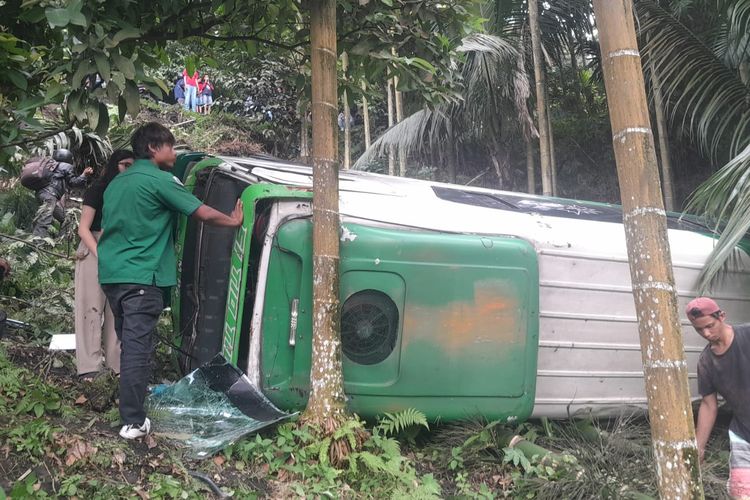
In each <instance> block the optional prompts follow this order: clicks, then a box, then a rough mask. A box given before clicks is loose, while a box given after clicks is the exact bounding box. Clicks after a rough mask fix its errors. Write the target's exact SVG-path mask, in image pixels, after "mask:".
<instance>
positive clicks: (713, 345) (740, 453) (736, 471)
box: [685, 297, 750, 498]
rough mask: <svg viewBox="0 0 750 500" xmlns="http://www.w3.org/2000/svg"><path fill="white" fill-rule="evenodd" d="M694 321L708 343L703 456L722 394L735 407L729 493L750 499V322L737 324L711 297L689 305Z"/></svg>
mask: <svg viewBox="0 0 750 500" xmlns="http://www.w3.org/2000/svg"><path fill="white" fill-rule="evenodd" d="M685 313H686V314H687V317H688V319H689V320H690V323H692V325H693V328H695V331H697V332H698V333H699V334H700V336H701V337H703V338H704V339H706V340H708V345H707V346H706V348H705V349H703V352H702V353H701V355H700V358H699V359H698V392H700V394H701V396H702V398H703V399H702V400H701V404H700V408H699V410H698V425H697V426H696V429H695V434H696V438H697V440H698V453H699V455H700V459H701V460H703V454H704V452H705V450H706V443H707V442H708V437H709V435H710V434H711V429H713V426H714V422H716V415H717V413H718V400H717V394H721V397H722V398H724V400H725V401H726V402H727V404H728V405H729V406H730V407H731V408H732V412H733V416H732V422H731V423H730V424H729V442H730V446H731V454H730V458H729V467H730V473H729V483H728V485H727V487H728V490H729V494H730V495H731V496H732V497H733V498H750V324H748V325H739V326H732V325H730V324H728V323H726V313H725V312H724V311H722V310H721V308H720V307H719V305H718V304H717V303H716V302H714V301H713V300H712V299H709V298H708V297H698V298H697V299H693V300H691V301H690V302H689V303H688V305H687V307H686V308H685Z"/></svg>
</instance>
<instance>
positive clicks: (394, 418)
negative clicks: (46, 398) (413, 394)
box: [372, 408, 430, 443]
mask: <svg viewBox="0 0 750 500" xmlns="http://www.w3.org/2000/svg"><path fill="white" fill-rule="evenodd" d="M422 429H427V430H429V429H430V426H429V424H428V423H427V417H426V416H425V414H424V413H422V412H421V411H419V410H416V409H414V408H407V409H406V410H403V411H400V412H398V413H395V414H394V413H384V414H383V416H382V417H381V418H380V419H379V421H378V425H376V426H375V427H374V428H373V430H372V431H373V433H374V434H380V433H382V434H383V435H384V436H400V437H401V438H402V439H405V440H406V441H408V442H409V443H414V440H415V438H416V436H417V434H418V433H419V431H420V430H422Z"/></svg>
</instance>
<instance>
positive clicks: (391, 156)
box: [386, 78, 396, 175]
mask: <svg viewBox="0 0 750 500" xmlns="http://www.w3.org/2000/svg"><path fill="white" fill-rule="evenodd" d="M386 87H387V94H388V128H391V127H392V126H393V125H395V123H396V120H395V119H396V111H395V110H394V109H393V78H389V79H388V83H387V86H386ZM388 175H396V147H395V146H393V145H392V144H391V145H390V146H388Z"/></svg>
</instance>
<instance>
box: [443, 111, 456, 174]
mask: <svg viewBox="0 0 750 500" xmlns="http://www.w3.org/2000/svg"><path fill="white" fill-rule="evenodd" d="M445 156H446V157H445V166H446V167H447V171H448V182H450V183H451V184H455V183H456V140H455V136H454V134H453V126H452V125H450V124H448V140H447V141H446V144H445Z"/></svg>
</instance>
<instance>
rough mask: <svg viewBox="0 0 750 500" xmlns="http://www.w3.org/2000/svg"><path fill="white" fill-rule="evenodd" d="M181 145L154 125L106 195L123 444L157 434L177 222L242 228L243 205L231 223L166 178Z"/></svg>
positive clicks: (107, 268)
mask: <svg viewBox="0 0 750 500" xmlns="http://www.w3.org/2000/svg"><path fill="white" fill-rule="evenodd" d="M174 143H175V139H174V136H173V135H172V133H171V132H170V131H169V129H167V128H166V127H164V126H162V125H160V124H158V123H154V122H152V123H147V124H146V125H143V126H141V127H140V128H139V129H138V130H136V131H135V133H134V134H133V137H132V139H131V145H132V147H133V152H134V153H135V157H136V161H135V163H133V165H132V166H131V167H130V168H129V169H128V170H126V171H125V172H123V173H121V174H120V175H118V176H117V177H115V179H114V180H113V181H112V182H111V183H110V184H109V187H108V188H107V190H106V191H105V192H104V205H103V209H102V213H103V218H102V230H103V233H102V237H101V239H100V240H99V246H98V251H99V282H100V283H101V285H102V289H103V290H104V293H105V295H106V296H107V301H108V302H109V305H110V307H111V308H112V313H113V314H114V317H115V330H116V332H117V337H118V338H119V339H120V341H121V342H122V353H121V355H120V418H121V419H122V423H123V427H122V429H121V430H120V436H122V437H123V438H125V439H134V438H138V437H142V436H145V435H146V434H148V433H149V432H150V431H151V422H150V420H149V419H148V418H146V412H145V410H144V409H143V402H144V399H145V397H146V390H147V384H148V382H149V380H150V378H151V359H152V356H153V350H154V348H153V346H154V344H153V331H154V329H155V328H156V323H157V322H158V320H159V315H160V314H161V311H162V309H163V307H164V304H163V294H162V289H163V288H165V287H171V286H174V285H176V284H177V261H176V258H175V252H174V241H173V231H172V229H173V222H174V217H175V216H176V215H177V214H183V215H186V216H192V217H195V218H196V219H198V220H200V221H203V222H205V223H208V224H212V225H217V226H226V227H238V226H240V225H241V224H242V219H243V207H242V202H240V201H239V200H238V201H237V205H236V206H235V208H234V210H233V211H232V213H231V214H230V215H226V214H224V213H222V212H219V211H218V210H215V209H213V208H211V207H209V206H207V205H204V204H203V203H202V202H201V201H200V200H199V199H198V198H196V197H195V196H193V195H192V194H191V193H190V192H188V191H187V190H186V189H185V188H184V187H183V185H182V183H181V182H180V181H179V180H178V179H177V178H176V177H174V176H173V175H172V174H171V173H169V172H167V171H165V170H168V169H171V168H172V166H173V165H174V162H175V159H176V155H175V151H174Z"/></svg>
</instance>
